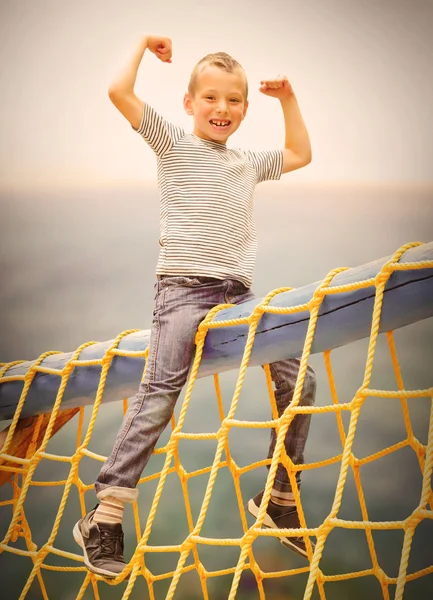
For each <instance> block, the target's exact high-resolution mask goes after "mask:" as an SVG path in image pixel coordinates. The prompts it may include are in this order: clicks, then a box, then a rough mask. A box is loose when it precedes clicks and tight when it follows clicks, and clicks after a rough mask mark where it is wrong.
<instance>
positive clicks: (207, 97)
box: [206, 96, 214, 100]
mask: <svg viewBox="0 0 433 600" xmlns="http://www.w3.org/2000/svg"><path fill="white" fill-rule="evenodd" d="M213 99H214V97H213V96H206V100H213Z"/></svg>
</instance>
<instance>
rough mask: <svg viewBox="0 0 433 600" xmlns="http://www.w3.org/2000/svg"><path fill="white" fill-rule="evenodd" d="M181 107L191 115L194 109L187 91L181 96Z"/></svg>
mask: <svg viewBox="0 0 433 600" xmlns="http://www.w3.org/2000/svg"><path fill="white" fill-rule="evenodd" d="M183 107H184V109H185V112H186V114H187V115H193V114H194V111H193V109H192V99H191V96H190V95H189V93H188V92H187V93H186V94H185V96H184V97H183Z"/></svg>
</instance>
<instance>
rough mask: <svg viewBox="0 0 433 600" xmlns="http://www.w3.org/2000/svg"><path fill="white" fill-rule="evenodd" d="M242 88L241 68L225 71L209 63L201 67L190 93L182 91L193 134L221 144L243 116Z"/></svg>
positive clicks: (244, 112) (231, 133) (244, 102)
mask: <svg viewBox="0 0 433 600" xmlns="http://www.w3.org/2000/svg"><path fill="white" fill-rule="evenodd" d="M245 87H246V86H245V77H244V75H243V73H242V72H241V71H235V72H234V73H227V72H226V71H223V70H222V69H220V68H218V67H215V66H213V65H207V66H205V67H204V68H203V69H202V71H201V72H200V73H199V76H198V80H197V87H196V90H195V94H194V96H193V97H191V96H190V94H185V98H184V107H185V110H186V112H187V113H188V114H189V115H192V116H193V117H194V134H195V135H196V136H198V137H200V138H202V139H204V140H212V141H214V142H219V143H221V144H225V142H226V141H227V140H228V138H229V137H230V136H231V135H233V133H234V132H235V131H236V130H237V129H238V127H239V125H240V124H241V122H242V121H243V119H244V117H245V115H246V112H247V108H248V101H247V100H246V99H245ZM217 123H220V125H218V124H217Z"/></svg>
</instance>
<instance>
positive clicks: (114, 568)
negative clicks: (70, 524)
mask: <svg viewBox="0 0 433 600" xmlns="http://www.w3.org/2000/svg"><path fill="white" fill-rule="evenodd" d="M95 510H96V508H94V509H93V510H91V511H90V512H89V513H87V515H86V516H85V517H83V518H82V519H80V520H79V521H78V522H77V523H76V524H75V527H74V530H73V535H74V539H75V541H76V542H77V544H78V545H79V546H81V548H82V549H83V552H84V563H85V565H86V567H87V568H88V569H89V571H92V573H97V575H102V576H103V577H110V578H111V577H117V576H118V575H119V574H120V573H121V572H122V571H123V569H124V568H125V564H126V563H125V560H124V558H123V531H122V525H120V524H118V523H115V524H111V523H94V522H93V515H94V513H95Z"/></svg>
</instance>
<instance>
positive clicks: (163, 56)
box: [147, 35, 172, 63]
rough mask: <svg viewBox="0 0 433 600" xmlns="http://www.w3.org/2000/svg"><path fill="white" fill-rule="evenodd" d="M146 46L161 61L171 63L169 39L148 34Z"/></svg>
mask: <svg viewBox="0 0 433 600" xmlns="http://www.w3.org/2000/svg"><path fill="white" fill-rule="evenodd" d="M147 47H148V49H149V50H150V51H151V52H153V54H154V55H155V56H156V57H157V58H159V60H162V62H166V63H171V54H172V51H171V39H170V38H168V37H162V36H160V35H149V36H148V37H147Z"/></svg>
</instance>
